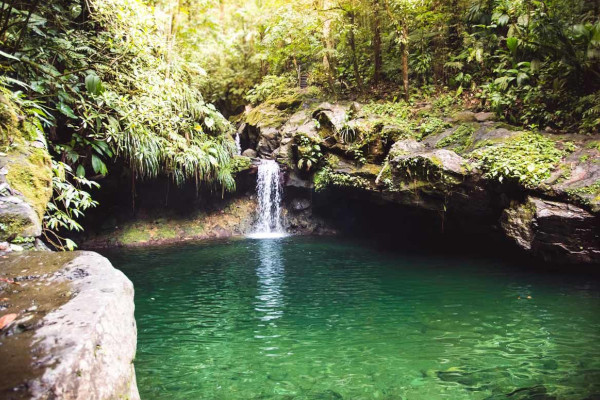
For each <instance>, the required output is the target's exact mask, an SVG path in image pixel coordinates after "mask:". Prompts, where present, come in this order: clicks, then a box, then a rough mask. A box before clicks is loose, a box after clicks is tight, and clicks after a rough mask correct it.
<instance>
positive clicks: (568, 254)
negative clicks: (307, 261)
mask: <svg viewBox="0 0 600 400" xmlns="http://www.w3.org/2000/svg"><path fill="white" fill-rule="evenodd" d="M259 108H260V106H259ZM371 109H372V108H371ZM419 110H420V111H419ZM421 111H424V113H423V114H422V115H423V117H419V116H418V115H417V116H416V117H415V113H416V114H419V112H421ZM278 112H279V114H278V115H277V118H274V117H273V114H272V112H270V113H267V114H266V115H267V117H266V119H267V121H268V123H261V122H259V121H260V118H258V119H257V118H256V116H257V114H256V112H255V113H253V114H252V115H250V117H251V118H247V119H246V128H245V129H246V133H245V134H246V135H250V132H257V134H258V139H257V141H256V143H257V144H258V143H268V144H269V145H268V146H265V145H262V146H261V145H258V147H257V148H256V149H257V150H258V151H259V153H260V155H261V156H262V157H268V158H275V159H276V160H277V161H278V162H279V163H280V164H281V165H283V166H285V169H286V187H287V188H288V189H287V190H286V197H289V199H288V200H289V204H290V205H291V207H292V210H294V209H300V208H301V209H302V210H303V211H302V213H307V212H309V211H310V210H311V206H309V205H308V204H307V200H306V199H310V200H311V201H312V200H313V198H314V196H316V197H319V193H318V192H319V191H320V190H321V191H322V190H338V191H339V190H341V189H343V190H344V194H343V196H353V195H355V194H356V195H359V194H360V195H361V196H363V198H368V199H369V200H368V201H371V202H374V204H397V205H399V206H402V207H409V208H413V209H415V210H417V209H418V210H424V211H428V212H432V213H437V214H439V215H444V216H448V217H452V216H454V217H456V219H462V220H468V221H471V222H470V223H472V224H475V225H477V224H479V225H482V226H487V227H491V228H492V229H499V230H500V232H502V233H503V234H504V235H505V236H506V237H507V238H510V239H511V240H512V241H514V242H515V243H516V244H517V245H518V246H519V247H520V248H522V249H524V250H525V251H528V252H531V253H532V254H534V255H536V256H537V257H539V258H541V259H544V260H546V261H552V262H559V263H570V262H572V263H600V224H599V223H598V218H599V215H600V164H598V162H597V160H598V159H599V157H600V143H599V142H598V141H597V140H594V138H592V137H586V136H579V135H556V134H553V133H549V132H548V133H546V132H542V133H541V134H533V133H528V132H523V131H522V130H520V129H518V128H515V127H512V126H509V125H506V124H504V123H498V122H495V121H494V115H493V114H492V113H488V112H472V111H459V112H455V113H454V114H452V113H451V112H450V113H447V114H446V115H450V116H442V117H431V116H430V115H431V113H432V108H431V106H429V105H425V106H422V107H420V108H418V107H417V109H416V111H415V110H412V111H409V114H410V113H413V114H410V115H412V116H410V117H401V118H397V117H393V116H392V117H389V114H388V116H384V117H382V116H381V115H380V114H378V115H375V114H374V113H373V112H372V111H369V107H366V106H364V107H363V106H361V105H360V104H356V103H349V102H346V103H335V104H331V103H320V102H318V101H312V102H311V101H305V102H304V103H303V104H302V105H301V106H298V107H296V108H292V109H287V110H284V109H280V110H279V111H278ZM403 118H404V119H403ZM265 126H268V129H265ZM263 131H264V134H263ZM275 131H277V132H279V135H277V134H276V133H275ZM526 135H538V136H536V137H537V138H542V139H541V140H547V141H549V143H553V145H552V146H554V147H555V148H556V151H557V152H560V154H562V156H561V157H562V160H560V162H558V163H555V164H547V165H538V164H535V163H536V162H539V161H536V160H539V158H538V159H535V155H534V156H531V154H532V153H531V152H533V153H535V151H536V150H535V148H533V150H527V151H529V152H528V153H524V154H523V159H522V162H523V163H529V164H527V165H529V168H531V170H532V171H537V170H538V169H539V170H542V171H543V170H544V168H551V173H550V174H548V175H546V174H545V173H544V178H543V179H539V176H536V177H534V178H535V179H530V180H527V179H526V178H523V177H520V175H519V173H513V175H512V178H511V175H510V174H511V173H512V171H510V170H509V169H508V168H509V166H506V171H508V172H505V171H501V172H495V173H492V172H490V171H492V169H491V168H490V165H487V163H489V161H482V156H481V152H482V150H484V149H491V150H495V149H498V151H500V152H502V151H506V150H503V146H505V144H510V143H513V142H514V141H517V140H520V139H522V138H523V137H525V138H527V139H525V140H524V143H525V146H526V143H527V140H529V137H531V136H526ZM263 136H264V137H263ZM353 136H354V137H353ZM271 138H278V139H277V140H272V139H271ZM301 138H308V140H309V141H310V143H311V146H313V145H318V146H319V148H320V153H321V154H314V153H313V154H308V155H306V154H301V150H302V151H305V150H304V149H306V148H308V149H309V151H310V146H306V144H305V143H306V139H302V140H301ZM346 140H348V141H349V143H346ZM532 140H539V139H532ZM301 142H302V143H304V144H302V145H301ZM276 146H278V147H276ZM273 147H276V148H275V149H273V150H272V152H270V153H269V151H270V149H272V148H273ZM532 147H533V146H532ZM261 150H262V151H261ZM544 151H546V150H544ZM492 154H493V151H492ZM503 154H506V153H503ZM509 155H510V154H509ZM317 156H319V157H321V158H320V159H319V161H318V162H317V166H315V167H311V168H310V169H309V170H306V167H303V169H300V168H299V167H298V164H299V161H300V160H301V159H302V157H312V159H311V165H312V164H314V163H315V161H314V157H317ZM526 157H533V158H531V159H527V158H526ZM531 160H534V161H531ZM500 162H502V160H500ZM512 162H513V163H516V164H519V163H521V161H520V159H517V161H512ZM541 162H544V161H541ZM304 165H305V164H304ZM496 167H497V166H496ZM516 167H518V165H516V166H515V165H514V164H513V165H511V166H510V168H516ZM497 168H498V167H497ZM525 173H527V171H525ZM502 174H507V176H509V178H507V179H504V180H503V176H501V175H502ZM520 174H522V173H520ZM315 191H316V192H317V193H315ZM365 196H366V197H365ZM528 196H529V197H528ZM324 201H327V200H324ZM500 227H501V228H500Z"/></svg>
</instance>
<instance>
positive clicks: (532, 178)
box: [472, 132, 565, 188]
mask: <svg viewBox="0 0 600 400" xmlns="http://www.w3.org/2000/svg"><path fill="white" fill-rule="evenodd" d="M472 155H473V157H475V158H476V159H477V160H478V165H479V167H480V168H481V169H482V170H483V171H485V173H486V174H485V175H486V177H488V178H491V179H495V180H498V181H499V182H504V181H505V180H506V181H511V180H513V181H518V182H520V183H521V184H523V185H524V186H526V187H530V188H532V187H536V186H537V185H539V184H540V183H542V182H543V181H544V180H545V179H548V178H549V177H550V173H551V172H552V171H553V170H554V169H555V168H556V166H557V165H558V163H559V162H560V161H561V159H562V158H563V157H564V155H565V153H564V151H562V150H559V149H558V148H557V147H556V143H555V142H554V141H553V140H551V139H548V138H546V137H544V136H542V135H540V134H537V133H532V132H529V133H523V134H521V135H519V136H517V137H514V138H511V139H508V140H507V141H505V142H502V143H500V144H497V145H493V146H488V147H483V148H481V149H478V150H476V151H475V152H473V153H472Z"/></svg>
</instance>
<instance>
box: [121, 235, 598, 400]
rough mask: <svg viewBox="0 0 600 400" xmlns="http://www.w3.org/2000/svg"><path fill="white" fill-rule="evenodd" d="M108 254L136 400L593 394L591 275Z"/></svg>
mask: <svg viewBox="0 0 600 400" xmlns="http://www.w3.org/2000/svg"><path fill="white" fill-rule="evenodd" d="M109 257H110V258H111V260H112V261H113V262H114V264H115V265H117V266H118V267H120V268H121V269H123V271H124V272H125V273H126V274H127V275H128V276H129V277H130V278H131V279H132V281H133V282H134V284H135V288H136V307H137V309H136V317H137V321H138V327H139V344H138V355H137V358H136V371H137V375H138V383H139V388H140V392H141V394H142V398H144V399H145V400H152V399H174V400H178V399H292V398H293V399H342V398H343V399H400V398H402V399H410V400H415V399H417V400H418V399H426V400H435V399H452V400H459V399H499V398H507V397H506V396H507V395H508V394H511V393H512V395H511V396H509V397H508V398H511V399H513V398H518V399H526V398H557V399H569V400H570V399H584V398H586V397H588V396H591V395H594V394H598V393H600V345H599V343H600V341H599V339H600V312H599V311H600V295H599V290H598V289H599V284H598V282H597V281H595V280H593V279H584V278H573V277H570V278H569V277H564V276H546V275H542V274H539V273H537V274H531V273H528V272H526V269H525V268H522V269H515V268H510V266H506V265H503V264H502V263H500V262H499V261H498V260H481V259H479V260H476V261H471V260H468V259H458V258H456V257H446V258H442V257H436V256H427V255H423V256H417V255H411V256H405V255H399V254H385V253H380V252H377V251H375V250H373V249H371V248H368V247H364V246H362V245H360V244H357V243H353V242H343V241H339V240H334V239H327V238H318V239H311V238H293V237H288V238H279V239H277V240H238V241H230V242H225V243H217V244H213V245H201V246H183V247H171V248H161V249H154V250H147V249H144V250H137V251H121V252H118V253H113V254H109ZM527 296H531V299H527ZM518 396H520V397H518ZM527 396H529V397H527ZM543 396H545V397H543Z"/></svg>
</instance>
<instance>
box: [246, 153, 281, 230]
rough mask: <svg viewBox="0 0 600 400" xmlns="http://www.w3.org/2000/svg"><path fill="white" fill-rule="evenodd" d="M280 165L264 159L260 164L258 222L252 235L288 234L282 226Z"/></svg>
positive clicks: (257, 190) (257, 188)
mask: <svg viewBox="0 0 600 400" xmlns="http://www.w3.org/2000/svg"><path fill="white" fill-rule="evenodd" d="M282 191H283V188H282V186H281V181H280V178H279V165H278V164H277V163H276V162H275V161H273V160H262V161H261V162H260V164H259V165H258V179H257V182H256V192H257V193H258V222H257V225H256V230H255V232H254V233H253V234H251V235H250V237H253V238H276V237H283V236H286V234H285V232H284V230H283V228H282V226H281V193H282Z"/></svg>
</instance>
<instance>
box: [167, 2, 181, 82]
mask: <svg viewBox="0 0 600 400" xmlns="http://www.w3.org/2000/svg"><path fill="white" fill-rule="evenodd" d="M180 8H181V0H175V8H174V10H173V11H172V13H171V21H170V24H169V27H168V30H167V73H166V79H167V80H168V79H169V78H170V76H171V54H172V53H173V47H174V46H175V36H176V35H177V18H178V17H179V9H180Z"/></svg>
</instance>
